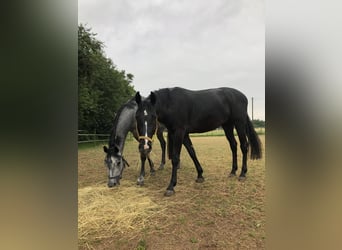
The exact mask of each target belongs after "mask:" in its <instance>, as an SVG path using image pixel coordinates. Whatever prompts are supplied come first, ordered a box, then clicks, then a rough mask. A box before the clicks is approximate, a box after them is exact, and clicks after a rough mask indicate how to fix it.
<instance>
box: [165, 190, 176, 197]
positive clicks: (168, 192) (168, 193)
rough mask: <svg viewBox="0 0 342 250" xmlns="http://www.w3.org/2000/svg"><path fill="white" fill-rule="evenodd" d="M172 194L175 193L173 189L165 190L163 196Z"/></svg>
mask: <svg viewBox="0 0 342 250" xmlns="http://www.w3.org/2000/svg"><path fill="white" fill-rule="evenodd" d="M174 194H175V191H174V190H166V192H165V193H164V196H167V197H169V196H172V195H174Z"/></svg>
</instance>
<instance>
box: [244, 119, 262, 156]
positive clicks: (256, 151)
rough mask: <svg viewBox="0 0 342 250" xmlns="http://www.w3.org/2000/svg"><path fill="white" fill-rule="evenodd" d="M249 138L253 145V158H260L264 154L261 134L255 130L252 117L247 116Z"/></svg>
mask: <svg viewBox="0 0 342 250" xmlns="http://www.w3.org/2000/svg"><path fill="white" fill-rule="evenodd" d="M247 138H248V141H249V144H250V146H251V159H252V160H255V159H260V158H261V156H262V152H261V142H260V139H259V136H258V135H257V133H256V132H255V129H254V127H253V124H252V121H251V119H249V117H248V116H247Z"/></svg>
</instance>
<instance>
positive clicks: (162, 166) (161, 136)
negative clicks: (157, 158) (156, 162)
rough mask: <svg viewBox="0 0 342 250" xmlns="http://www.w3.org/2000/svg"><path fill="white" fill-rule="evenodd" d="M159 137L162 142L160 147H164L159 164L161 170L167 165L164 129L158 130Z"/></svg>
mask: <svg viewBox="0 0 342 250" xmlns="http://www.w3.org/2000/svg"><path fill="white" fill-rule="evenodd" d="M157 137H158V140H159V142H160V147H161V149H162V159H161V163H160V166H159V169H160V170H161V169H164V166H165V150H166V142H165V139H164V136H163V129H158V130H157Z"/></svg>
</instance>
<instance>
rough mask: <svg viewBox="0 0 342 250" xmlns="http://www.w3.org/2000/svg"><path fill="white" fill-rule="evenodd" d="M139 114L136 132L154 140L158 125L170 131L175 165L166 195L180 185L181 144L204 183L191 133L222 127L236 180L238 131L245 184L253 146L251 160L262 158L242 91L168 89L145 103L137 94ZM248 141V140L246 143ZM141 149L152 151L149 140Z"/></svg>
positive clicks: (171, 150) (229, 89)
mask: <svg viewBox="0 0 342 250" xmlns="http://www.w3.org/2000/svg"><path fill="white" fill-rule="evenodd" d="M135 100H136V102H137V103H138V110H137V112H136V120H137V129H138V132H139V133H140V134H145V135H146V137H148V138H152V136H153V134H154V132H155V131H156V128H157V127H156V126H157V122H158V121H159V122H162V123H163V124H164V125H165V126H166V128H167V129H168V154H169V158H170V159H171V161H172V177H171V181H170V184H169V186H168V187H167V190H166V192H165V195H166V196H171V195H173V194H174V192H175V191H174V187H175V186H176V184H177V165H178V163H179V158H180V152H181V146H182V143H186V144H187V145H188V148H187V149H188V151H189V153H190V152H191V153H190V155H191V156H192V159H193V161H194V163H195V166H196V170H197V174H198V175H197V180H196V181H197V182H203V181H204V178H203V176H202V174H203V169H202V167H201V165H200V163H199V162H198V160H197V157H196V155H195V150H194V148H193V147H192V144H191V140H190V137H189V133H202V132H207V131H210V130H213V129H215V128H218V127H219V126H222V128H223V130H224V132H225V135H226V137H227V139H228V141H229V144H230V148H231V150H232V156H233V162H232V170H231V173H230V175H229V176H235V175H236V170H237V169H238V165H237V142H236V140H235V138H234V133H233V130H234V127H235V129H236V131H237V134H238V137H239V140H240V148H241V151H242V169H241V173H240V176H239V180H244V179H245V178H246V173H247V152H248V145H249V144H250V146H251V150H250V157H251V159H259V158H261V143H260V140H259V137H258V135H257V134H256V132H255V130H254V127H253V125H252V122H251V120H250V119H249V117H248V114H247V104H248V100H247V98H246V96H245V95H244V94H242V93H241V92H240V91H238V90H236V89H232V88H217V89H208V90H200V91H191V90H187V89H183V88H178V87H176V88H165V89H160V90H157V91H154V92H151V94H150V95H149V97H148V98H146V99H144V100H142V99H141V96H140V93H139V92H137V93H136V96H135ZM247 139H248V140H247ZM139 143H140V146H139V148H144V149H145V150H146V151H150V150H151V149H152V145H151V144H148V140H143V139H142V140H139Z"/></svg>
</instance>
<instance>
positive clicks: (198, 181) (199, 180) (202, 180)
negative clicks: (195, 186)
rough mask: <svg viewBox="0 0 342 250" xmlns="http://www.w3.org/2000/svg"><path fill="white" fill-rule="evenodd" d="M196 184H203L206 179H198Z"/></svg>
mask: <svg viewBox="0 0 342 250" xmlns="http://www.w3.org/2000/svg"><path fill="white" fill-rule="evenodd" d="M196 182H197V183H202V182H204V178H203V177H201V178H197V179H196Z"/></svg>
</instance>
